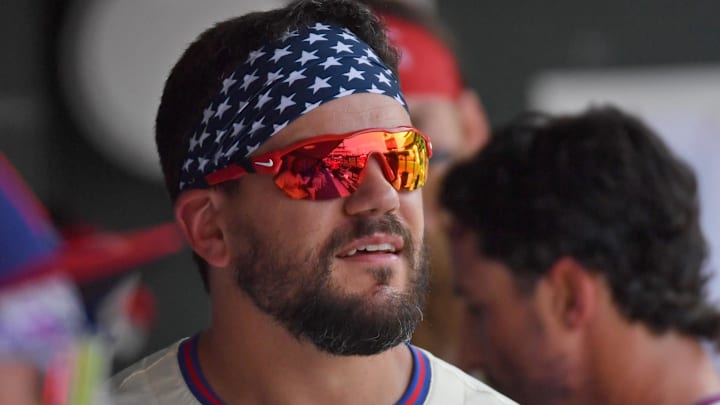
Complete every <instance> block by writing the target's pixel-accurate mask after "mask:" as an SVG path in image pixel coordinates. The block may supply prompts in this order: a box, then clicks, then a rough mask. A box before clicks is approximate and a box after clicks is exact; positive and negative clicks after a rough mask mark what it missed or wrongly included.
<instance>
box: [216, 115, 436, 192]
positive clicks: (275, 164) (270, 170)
mask: <svg viewBox="0 0 720 405" xmlns="http://www.w3.org/2000/svg"><path fill="white" fill-rule="evenodd" d="M409 131H412V132H414V133H416V134H418V135H420V136H421V137H422V138H423V140H425V146H426V150H427V159H428V161H429V159H430V158H431V157H432V144H431V143H430V138H429V137H428V136H427V135H425V134H424V133H423V132H422V131H420V130H419V129H417V128H414V127H411V126H400V127H395V128H368V129H362V130H359V131H353V132H347V133H344V134H326V135H317V136H313V137H310V138H307V139H303V140H301V141H299V142H296V143H294V144H291V145H289V146H287V147H285V148H282V149H277V150H274V151H270V152H266V153H263V154H261V155H258V156H253V157H249V158H244V159H243V160H244V162H243V163H231V164H230V165H228V166H226V167H224V168H222V169H220V170H217V171H215V172H212V173H209V174H207V175H206V176H205V181H206V182H207V184H208V185H209V186H215V185H218V184H221V183H224V182H226V181H230V180H236V179H239V178H241V177H243V176H245V175H246V174H251V173H256V174H268V175H277V174H278V173H280V169H281V168H282V165H283V158H284V157H285V155H287V154H289V153H291V152H293V151H295V150H298V149H301V148H303V147H305V146H307V145H312V144H316V143H319V142H328V141H342V140H345V139H348V138H352V137H355V136H360V135H363V134H368V133H373V132H379V133H388V134H396V133H399V132H409ZM381 166H383V172H384V174H385V176H388V175H390V174H393V175H394V173H392V170H391V169H390V167H389V165H388V163H387V162H385V161H384V160H383V163H381Z"/></svg>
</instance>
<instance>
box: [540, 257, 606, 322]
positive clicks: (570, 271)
mask: <svg viewBox="0 0 720 405" xmlns="http://www.w3.org/2000/svg"><path fill="white" fill-rule="evenodd" d="M546 278H547V281H548V282H549V284H550V286H551V287H552V291H553V295H552V311H553V313H554V314H555V315H556V318H557V319H558V320H559V321H560V323H561V324H563V325H564V326H566V327H567V328H570V329H577V328H579V327H581V326H583V325H585V324H588V323H589V322H591V321H592V320H593V318H594V317H595V315H596V310H597V304H598V302H597V300H598V288H599V286H598V280H597V277H596V276H595V275H594V274H593V273H591V272H590V271H589V270H588V269H587V268H585V267H584V266H583V265H582V264H580V263H579V262H577V261H576V260H575V259H573V258H571V257H563V258H561V259H559V260H558V261H556V262H555V264H553V265H552V267H551V268H550V271H549V272H548V275H547V277H546Z"/></svg>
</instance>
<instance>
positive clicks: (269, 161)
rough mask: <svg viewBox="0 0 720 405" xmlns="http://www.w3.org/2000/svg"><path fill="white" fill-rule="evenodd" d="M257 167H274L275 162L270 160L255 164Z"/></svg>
mask: <svg viewBox="0 0 720 405" xmlns="http://www.w3.org/2000/svg"><path fill="white" fill-rule="evenodd" d="M255 164H256V165H260V166H265V167H273V160H272V159H270V160H268V161H267V162H255Z"/></svg>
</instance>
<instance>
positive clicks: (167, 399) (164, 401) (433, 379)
mask: <svg viewBox="0 0 720 405" xmlns="http://www.w3.org/2000/svg"><path fill="white" fill-rule="evenodd" d="M408 348H409V349H410V351H411V352H412V355H413V374H412V378H411V380H410V384H408V387H407V389H406V390H405V393H404V394H403V396H402V398H400V400H399V401H398V402H396V405H470V404H472V405H510V404H514V403H515V402H513V401H511V400H510V399H508V398H506V397H504V396H503V395H501V394H499V393H498V392H497V391H495V390H493V389H492V388H490V387H488V386H487V385H485V384H483V383H482V382H480V381H478V380H476V379H474V378H473V377H471V376H469V375H467V374H465V373H463V372H462V371H460V370H459V369H458V368H456V367H454V366H452V365H450V364H448V363H446V362H444V361H442V360H440V359H438V358H436V357H435V356H433V355H432V354H430V353H429V352H426V351H424V350H422V349H419V348H417V347H415V346H412V345H408ZM110 385H111V387H110V389H111V391H112V394H113V396H114V397H115V398H114V400H115V404H116V405H137V404H157V405H198V404H202V405H224V404H225V402H223V400H222V399H221V398H220V397H219V396H218V395H217V394H216V393H215V392H214V391H213V389H212V387H211V386H210V385H209V384H208V382H207V380H206V379H205V377H204V375H203V373H202V370H201V369H200V366H199V362H198V357H197V339H196V338H190V339H185V340H182V341H180V342H177V343H175V344H173V345H172V346H170V347H168V348H165V349H163V350H161V351H159V352H157V353H155V354H152V355H150V356H148V357H146V358H144V359H142V360H140V361H139V362H137V363H136V364H134V365H132V366H130V367H129V368H127V369H125V370H123V371H122V372H120V373H119V374H117V375H115V376H114V377H113V378H112V379H111V380H110Z"/></svg>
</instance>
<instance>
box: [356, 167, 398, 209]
mask: <svg viewBox="0 0 720 405" xmlns="http://www.w3.org/2000/svg"><path fill="white" fill-rule="evenodd" d="M376 159H377V158H371V159H370V160H369V162H368V163H367V166H366V167H365V176H364V178H363V180H362V183H360V186H359V187H358V189H357V190H355V192H354V193H352V194H351V195H350V196H349V197H347V198H346V199H345V212H346V213H347V214H348V215H353V216H356V215H366V216H376V215H378V216H379V215H385V214H387V213H391V212H394V211H397V209H398V208H399V207H400V198H399V196H398V192H397V190H395V188H393V186H392V185H391V184H390V182H389V181H388V180H387V179H386V178H385V176H384V175H383V171H382V167H381V166H380V163H379V162H378V161H377V160H376Z"/></svg>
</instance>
